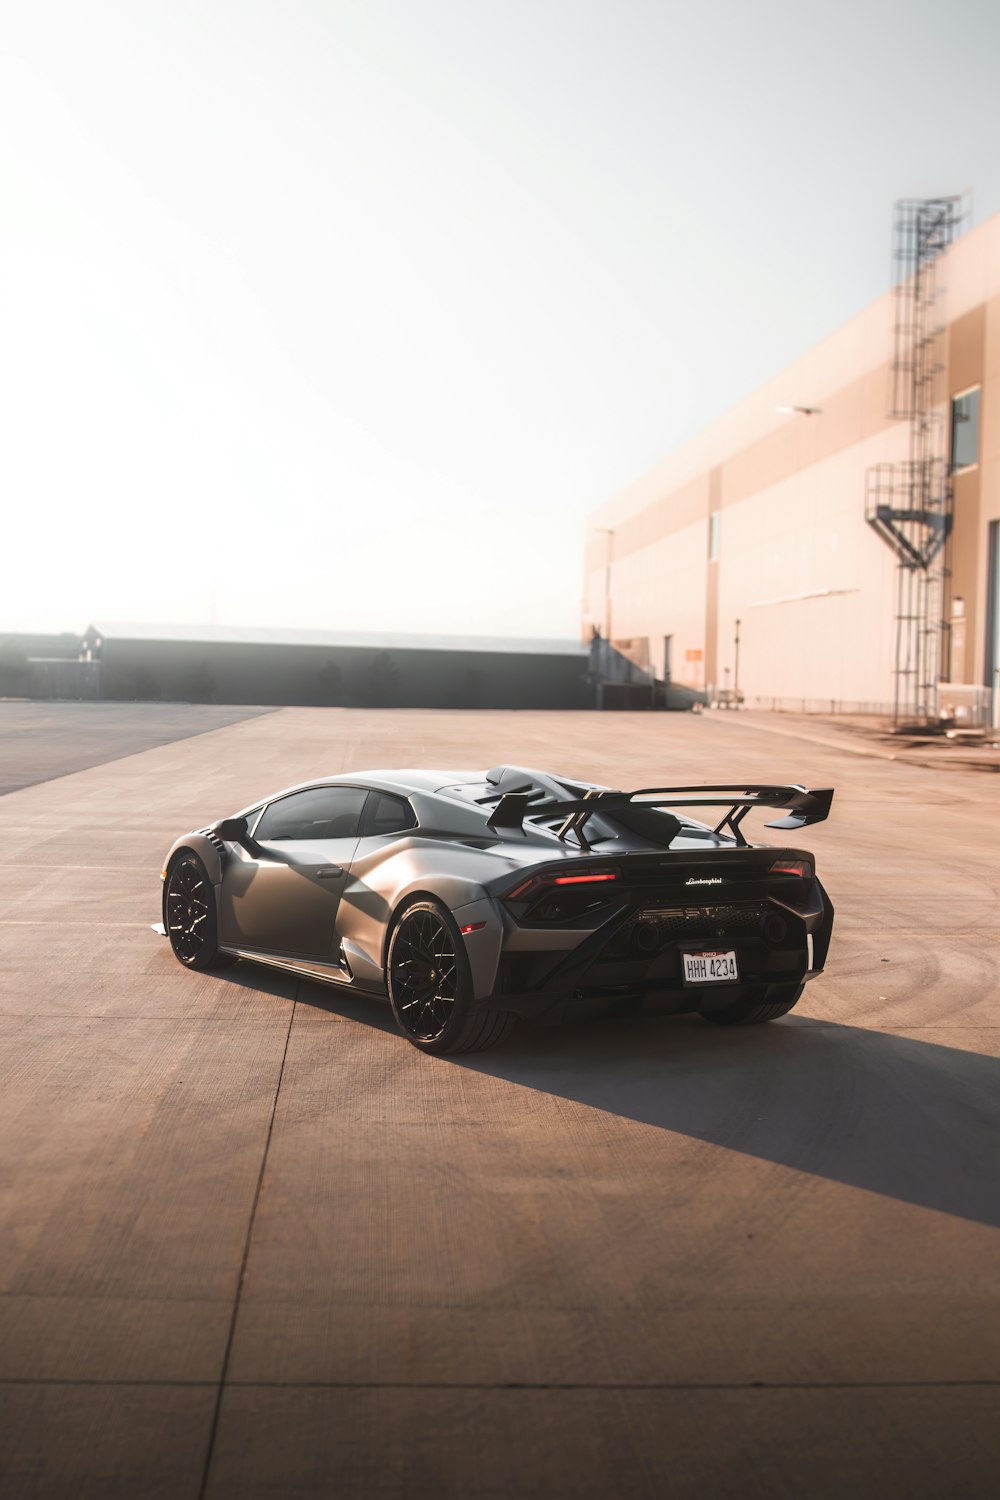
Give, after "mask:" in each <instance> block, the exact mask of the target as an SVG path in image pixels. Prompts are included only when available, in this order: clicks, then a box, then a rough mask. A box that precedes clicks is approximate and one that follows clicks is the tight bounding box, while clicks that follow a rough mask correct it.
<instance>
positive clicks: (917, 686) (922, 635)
mask: <svg viewBox="0 0 1000 1500" xmlns="http://www.w3.org/2000/svg"><path fill="white" fill-rule="evenodd" d="M962 218H963V200H962V198H960V197H953V198H904V199H901V200H900V201H899V202H898V203H897V204H896V213H895V222H894V236H893V260H894V270H895V319H894V327H893V358H892V370H891V389H890V406H889V415H890V417H892V418H894V419H895V420H897V421H902V422H907V423H908V424H909V457H908V458H906V459H905V460H903V461H902V462H901V463H894V464H893V463H882V464H876V465H874V467H872V468H871V469H869V470H868V474H867V476H866V485H865V516H866V519H867V521H868V524H869V525H870V526H871V527H872V529H873V530H874V531H876V532H877V533H878V535H879V536H880V537H881V538H882V540H883V541H884V542H885V543H886V544H887V545H888V546H889V547H891V548H892V550H893V551H894V552H895V554H896V557H897V559H898V564H899V566H898V570H897V577H896V647H895V665H894V674H893V682H894V687H893V719H894V722H895V723H896V724H899V723H900V722H901V721H903V720H912V721H921V720H923V721H925V722H926V721H927V720H929V719H931V718H933V717H934V715H935V711H936V701H937V683H938V678H939V677H940V675H941V662H942V653H943V647H944V631H945V624H944V618H945V612H946V605H947V583H948V571H947V567H946V557H947V542H948V538H949V536H950V534H951V526H952V495H951V485H950V482H949V477H948V459H947V449H946V443H947V433H946V427H945V420H944V412H943V409H942V406H941V393H940V390H939V384H940V376H941V373H942V371H943V369H944V362H943V357H942V356H943V350H942V340H943V328H942V326H941V322H940V316H939V308H938V300H939V297H940V293H941V288H940V286H939V284H938V275H937V262H938V258H939V257H940V255H941V253H942V251H944V250H946V249H947V248H948V246H949V245H950V244H951V242H952V240H953V239H954V238H955V236H956V234H957V233H958V231H959V228H960V225H961V222H962Z"/></svg>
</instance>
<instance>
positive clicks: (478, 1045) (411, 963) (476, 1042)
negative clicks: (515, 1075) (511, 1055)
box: [386, 900, 514, 1055]
mask: <svg viewBox="0 0 1000 1500" xmlns="http://www.w3.org/2000/svg"><path fill="white" fill-rule="evenodd" d="M386 979H387V982H388V988H389V1001H390V1004H391V1005H392V1013H393V1015H394V1016H395V1017H396V1024H397V1025H398V1027H399V1029H400V1031H401V1032H402V1033H403V1035H404V1036H405V1037H406V1039H407V1041H408V1042H412V1043H413V1045H414V1046H415V1047H419V1048H420V1050H421V1052H431V1053H435V1054H437V1055H441V1054H442V1053H446V1052H481V1051H484V1050H485V1049H486V1048H487V1047H494V1046H495V1045H496V1044H497V1042H499V1041H501V1040H502V1039H503V1038H504V1037H505V1036H506V1035H507V1034H508V1032H509V1031H510V1030H511V1029H512V1027H513V1025H514V1017H513V1016H511V1015H508V1014H507V1013H506V1012H505V1011H500V1010H494V1009H493V1007H492V1006H489V1005H485V1004H484V1003H483V1002H482V1001H479V1000H476V998H475V996H474V994H473V987H472V972H471V969H470V967H469V959H468V955H467V954H466V951H465V944H464V943H463V941H462V935H461V933H460V932H459V930H458V927H457V925H456V923H455V921H454V919H453V917H452V916H451V913H450V912H448V911H446V910H445V908H444V907H443V906H441V905H440V904H439V903H438V902H437V901H430V900H425V901H414V902H412V903H411V904H410V905H409V906H407V907H405V908H404V909H403V911H402V912H401V913H400V915H399V918H398V920H397V922H396V924H395V926H394V927H393V930H392V936H391V937H390V939H389V951H388V954H387V957H386Z"/></svg>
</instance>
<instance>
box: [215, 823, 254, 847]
mask: <svg viewBox="0 0 1000 1500" xmlns="http://www.w3.org/2000/svg"><path fill="white" fill-rule="evenodd" d="M249 826H250V825H249V824H248V823H247V820H246V818H223V819H222V822H221V823H215V824H214V825H213V827H214V831H215V832H216V833H217V834H218V835H219V838H220V839H226V841H227V842H228V843H230V844H242V843H244V841H245V840H246V836H247V831H248V829H249Z"/></svg>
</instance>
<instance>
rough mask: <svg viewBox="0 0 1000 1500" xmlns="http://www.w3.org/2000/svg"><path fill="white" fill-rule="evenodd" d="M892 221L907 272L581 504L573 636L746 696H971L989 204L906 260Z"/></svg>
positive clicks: (989, 590)
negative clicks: (602, 494) (579, 596)
mask: <svg viewBox="0 0 1000 1500" xmlns="http://www.w3.org/2000/svg"><path fill="white" fill-rule="evenodd" d="M941 201H945V202H947V201H948V200H941ZM901 207H902V208H903V209H906V208H910V209H917V208H919V209H920V210H921V211H923V210H924V209H925V208H927V207H928V206H927V205H902V206H901ZM911 219H912V215H911ZM926 222H928V221H927V219H926V215H925V217H924V219H923V220H921V223H924V224H926ZM908 226H909V227H908ZM957 227H958V226H957V223H956V224H954V225H953V226H952V232H954V231H955V230H957ZM911 230H912V223H909V221H908V224H902V226H901V225H900V223H899V222H898V223H897V249H899V247H900V245H902V246H903V252H904V254H903V259H902V261H901V262H900V264H901V265H902V268H903V270H904V271H907V270H909V271H911V272H912V269H913V265H914V264H916V265H917V267H918V269H917V271H916V274H915V275H913V274H910V275H903V276H902V277H901V279H900V285H899V288H897V289H896V290H895V291H890V292H888V293H887V294H886V295H885V296H884V297H882V298H880V299H879V301H878V302H876V303H875V304H874V305H873V306H871V307H869V308H868V309H866V311H864V312H863V313H861V314H860V315H859V316H858V317H856V318H854V319H853V320H852V321H851V322H850V323H848V324H847V325H846V326H845V327H843V328H841V329H840V330H839V331H838V332H836V333H834V334H833V335H832V336H831V337H830V338H828V339H826V340H825V341H824V342H823V343H821V344H819V345H818V346H817V347H816V348H814V349H813V350H811V351H810V353H808V354H807V355H805V356H804V357H803V358H802V359H800V360H798V361H797V362H796V363H795V364H793V365H791V366H789V367H788V368H787V369H786V370H784V371H782V373H781V374H780V375H778V376H777V377H776V378H775V379H773V380H772V381H770V382H769V383H768V384H767V385H765V386H763V387H761V389H759V390H758V391H756V392H755V393H754V394H753V395H751V396H749V397H748V398H747V399H746V400H744V401H742V402H741V403H740V404H739V405H738V406H736V407H734V408H732V409H731V410H730V411H728V412H727V413H726V414H725V415H724V416H722V417H720V419H719V420H718V421H717V422H716V423H715V424H714V425H713V426H712V427H710V428H709V429H708V430H707V431H705V432H704V433H702V434H701V435H700V436H699V437H697V438H695V439H694V440H693V441H692V442H689V443H687V444H686V445H685V446H684V447H682V448H680V449H678V450H677V451H676V452H674V453H672V454H670V455H669V456H668V457H667V458H665V459H664V460H663V462H662V463H661V464H659V465H658V467H657V468H656V469H654V470H653V471H652V473H650V474H648V475H646V476H645V477H644V478H643V479H640V480H639V481H638V482H637V483H635V484H633V485H631V486H630V487H629V488H628V489H627V490H625V491H624V492H623V493H621V494H620V495H618V496H616V497H615V498H614V499H613V500H611V501H609V502H608V503H607V504H605V505H604V506H603V507H601V509H600V510H599V511H597V512H595V513H594V514H593V515H592V516H590V517H589V520H588V534H587V546H586V565H585V573H586V577H585V594H584V622H583V624H584V635H585V638H587V639H589V638H590V637H591V636H592V635H593V634H594V633H595V632H597V633H599V634H600V635H602V636H604V637H605V638H607V639H610V641H611V642H612V643H613V644H614V645H615V646H616V648H617V649H618V651H620V652H621V653H623V654H624V655H625V656H627V657H628V658H630V659H631V661H633V662H634V663H636V664H637V665H638V666H641V667H647V668H648V669H649V673H650V676H651V677H652V678H655V679H658V680H660V681H666V682H668V683H673V684H675V685H677V686H679V687H684V688H688V689H694V690H698V691H701V692H704V693H705V694H706V696H707V697H708V698H709V699H713V698H718V697H719V696H720V691H721V690H724V689H727V688H728V689H729V690H730V691H732V690H734V689H735V688H736V687H737V669H738V688H739V690H740V691H741V692H742V694H743V695H744V697H745V700H746V702H747V703H748V704H750V705H751V706H776V707H785V708H800V707H803V706H805V707H807V708H816V709H819V708H825V709H827V710H829V709H830V708H831V707H834V708H836V709H843V710H850V709H859V708H870V709H887V708H888V709H891V708H892V707H893V705H894V703H896V702H897V701H898V702H899V704H900V705H901V709H902V708H904V707H912V706H914V705H916V706H917V707H919V708H921V709H926V710H927V711H932V704H931V702H930V697H931V696H934V697H936V696H937V694H938V692H939V691H940V692H941V703H942V707H943V708H947V704H948V702H950V701H951V700H952V699H954V700H955V701H959V700H961V699H962V697H963V694H962V691H961V689H960V688H959V687H956V688H954V689H943V690H939V687H938V684H939V681H940V680H943V681H946V682H949V681H950V682H951V683H954V684H967V685H970V686H969V688H968V689H967V690H966V692H965V699H966V700H969V699H970V698H971V699H974V698H975V697H976V696H977V694H976V692H975V691H974V689H978V690H979V692H978V697H979V700H980V704H981V706H982V707H984V708H985V709H986V711H988V705H986V704H985V703H984V698H985V694H984V689H989V688H991V687H992V686H993V684H994V681H995V674H996V672H997V668H998V667H1000V606H998V593H1000V214H998V215H996V216H994V217H993V218H992V219H990V220H989V221H988V222H986V223H985V224H982V225H980V226H979V227H978V228H976V229H973V230H971V231H969V232H968V233H966V234H964V235H961V236H959V237H957V238H954V239H953V240H952V241H951V243H950V244H948V245H947V246H946V247H940V246H939V247H938V248H937V250H936V251H935V248H934V246H933V244H931V245H930V248H929V249H928V250H927V252H926V259H924V260H923V261H920V260H919V259H918V261H917V262H914V261H912V259H911V260H910V261H907V260H906V258H905V255H906V253H907V252H906V246H907V245H910V248H911V249H912V244H911V242H910V241H907V240H905V235H906V234H909V233H910V231H911ZM901 235H902V236H903V238H900V236H901ZM901 392H902V394H900V393H901ZM803 409H805V410H803ZM893 411H896V412H897V413H900V414H898V415H896V416H893V415H891V414H890V413H891V412H893ZM889 466H892V467H889ZM915 475H919V476H920V478H919V480H918V479H915V478H914V476H915ZM936 539H938V540H940V542H941V543H942V545H941V546H940V547H939V548H938V550H937V551H935V547H936V546H937V541H936ZM908 548H909V552H908V551H907V549H908ZM914 548H916V553H915V552H914ZM921 549H922V551H921ZM901 554H902V555H903V557H904V558H905V560H906V561H907V562H908V563H910V564H913V565H912V566H908V567H905V568H903V569H900V566H899V560H900V555H901ZM915 558H916V560H915ZM924 562H926V563H927V566H923V563H924ZM900 617H902V618H900ZM737 622H739V624H738V634H739V648H738V661H737V646H736V638H737ZM930 686H932V687H933V694H932V695H931V694H929V693H928V691H927V689H928V688H929V687H930ZM998 696H1000V695H998ZM918 700H919V701H918Z"/></svg>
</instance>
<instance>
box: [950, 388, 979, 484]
mask: <svg viewBox="0 0 1000 1500" xmlns="http://www.w3.org/2000/svg"><path fill="white" fill-rule="evenodd" d="M978 462H979V387H978V386H977V387H976V389H975V390H974V391H965V392H963V394H962V395H961V396H955V397H954V398H953V400H952V403H951V467H952V469H967V468H969V466H970V465H971V464H976V463H978Z"/></svg>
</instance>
